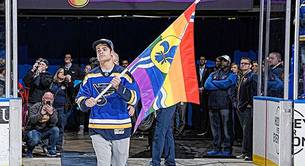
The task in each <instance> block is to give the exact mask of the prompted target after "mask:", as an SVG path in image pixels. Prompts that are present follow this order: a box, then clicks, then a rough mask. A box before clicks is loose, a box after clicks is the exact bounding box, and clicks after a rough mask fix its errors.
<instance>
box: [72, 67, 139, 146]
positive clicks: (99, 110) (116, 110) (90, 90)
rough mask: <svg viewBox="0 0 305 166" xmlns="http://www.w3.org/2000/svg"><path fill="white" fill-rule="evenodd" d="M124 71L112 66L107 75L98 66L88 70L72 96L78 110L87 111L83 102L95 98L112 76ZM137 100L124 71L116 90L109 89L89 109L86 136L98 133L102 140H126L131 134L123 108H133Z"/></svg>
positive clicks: (133, 82)
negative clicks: (88, 132) (129, 106)
mask: <svg viewBox="0 0 305 166" xmlns="http://www.w3.org/2000/svg"><path fill="white" fill-rule="evenodd" d="M123 70H124V68H123V67H121V66H118V65H115V66H114V67H113V69H112V71H111V72H110V73H104V72H103V71H102V70H101V68H100V67H99V66H98V67H96V68H94V69H93V70H91V72H90V73H89V74H87V75H86V77H85V78H84V80H83V83H82V85H81V87H80V90H79V92H78V94H77V96H76V102H77V103H78V105H79V107H80V109H81V110H82V111H87V110H89V109H90V108H88V107H87V106H86V105H85V101H86V99H88V98H90V97H93V98H95V97H97V96H98V95H99V94H100V93H101V92H102V91H103V90H104V89H105V88H106V87H107V86H108V85H109V84H110V81H111V80H112V79H113V78H114V76H118V75H119V74H120V73H121V72H122V71H123ZM138 99H139V93H138V86H137V84H136V82H135V80H134V79H133V77H132V75H131V74H130V73H129V72H127V73H126V74H124V75H123V77H121V83H120V85H119V88H118V89H117V90H116V89H115V88H113V87H112V88H110V89H109V90H108V91H107V92H106V94H104V96H103V97H102V98H100V100H99V101H98V103H97V105H95V106H93V107H92V108H91V113H90V118H89V129H90V134H101V135H102V136H103V137H104V138H105V139H106V140H118V139H123V138H127V137H129V136H130V134H131V119H130V117H129V114H128V110H127V106H128V105H136V103H137V101H138Z"/></svg>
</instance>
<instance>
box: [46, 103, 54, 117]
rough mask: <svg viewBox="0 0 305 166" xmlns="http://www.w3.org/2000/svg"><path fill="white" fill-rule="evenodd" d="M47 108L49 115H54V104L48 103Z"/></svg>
mask: <svg viewBox="0 0 305 166" xmlns="http://www.w3.org/2000/svg"><path fill="white" fill-rule="evenodd" d="M45 108H46V111H47V113H48V114H49V115H52V114H53V113H54V108H53V107H52V106H50V105H46V106H45Z"/></svg>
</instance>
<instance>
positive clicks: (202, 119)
mask: <svg viewBox="0 0 305 166" xmlns="http://www.w3.org/2000/svg"><path fill="white" fill-rule="evenodd" d="M199 58H200V59H199V65H198V66H197V68H196V70H197V79H198V85H199V92H200V105H197V104H193V108H194V109H193V113H194V114H193V116H192V117H193V118H192V119H193V125H194V127H195V129H196V130H197V131H198V134H197V135H198V136H206V134H207V133H208V131H209V126H210V125H209V111H208V103H207V101H208V93H207V91H205V90H204V83H205V81H206V80H207V78H208V77H209V75H210V74H211V73H212V70H213V69H209V68H207V67H206V62H207V60H206V59H205V57H204V56H200V57H199Z"/></svg>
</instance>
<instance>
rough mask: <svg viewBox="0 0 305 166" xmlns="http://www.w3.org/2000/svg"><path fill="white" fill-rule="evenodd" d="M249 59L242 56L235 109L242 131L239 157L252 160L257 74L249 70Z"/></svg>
mask: <svg viewBox="0 0 305 166" xmlns="http://www.w3.org/2000/svg"><path fill="white" fill-rule="evenodd" d="M251 67H252V65H251V59H249V58H248V57H242V58H241V61H240V71H241V75H240V79H239V80H238V82H237V87H236V90H237V91H236V93H235V94H236V100H237V104H236V107H237V108H236V110H237V116H238V118H239V121H240V124H241V126H242V131H243V140H242V154H241V155H239V156H237V158H239V159H244V160H252V132H253V124H252V121H253V96H255V95H256V94H257V74H256V73H254V72H253V71H252V70H251Z"/></svg>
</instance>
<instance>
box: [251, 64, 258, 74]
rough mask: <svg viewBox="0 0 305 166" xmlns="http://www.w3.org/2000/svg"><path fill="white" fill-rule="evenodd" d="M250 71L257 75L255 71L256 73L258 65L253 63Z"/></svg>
mask: <svg viewBox="0 0 305 166" xmlns="http://www.w3.org/2000/svg"><path fill="white" fill-rule="evenodd" d="M252 70H253V71H254V72H255V73H257V71H258V63H253V65H252Z"/></svg>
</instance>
